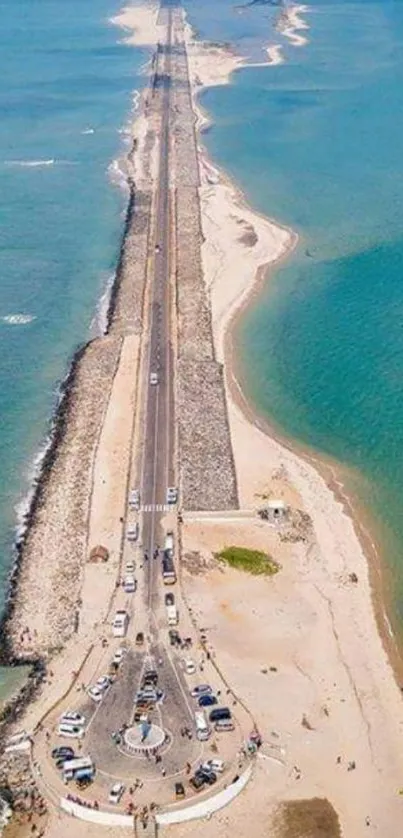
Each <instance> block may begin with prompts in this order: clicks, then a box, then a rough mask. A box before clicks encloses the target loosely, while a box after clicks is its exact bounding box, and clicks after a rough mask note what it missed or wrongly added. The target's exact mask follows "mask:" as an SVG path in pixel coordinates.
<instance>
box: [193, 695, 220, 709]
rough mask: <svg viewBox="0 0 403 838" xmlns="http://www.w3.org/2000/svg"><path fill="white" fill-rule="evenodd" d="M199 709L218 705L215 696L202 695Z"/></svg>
mask: <svg viewBox="0 0 403 838" xmlns="http://www.w3.org/2000/svg"><path fill="white" fill-rule="evenodd" d="M197 703H198V705H199V707H211V705H212V704H217V699H216V697H215V695H201V696H200V698H199V700H198V702H197Z"/></svg>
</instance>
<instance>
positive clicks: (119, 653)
mask: <svg viewBox="0 0 403 838" xmlns="http://www.w3.org/2000/svg"><path fill="white" fill-rule="evenodd" d="M125 652H126V649H117V650H116V652H115V654H114V656H113V659H112V663H115V664H116V666H120V664H121V663H122V660H123V658H124V656H125Z"/></svg>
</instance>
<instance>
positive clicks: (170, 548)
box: [164, 530, 175, 558]
mask: <svg viewBox="0 0 403 838" xmlns="http://www.w3.org/2000/svg"><path fill="white" fill-rule="evenodd" d="M174 549H175V539H174V534H173V532H172V530H169V532H167V534H166V536H165V543H164V550H165V552H166V553H169V555H170V556H172V558H173V555H174Z"/></svg>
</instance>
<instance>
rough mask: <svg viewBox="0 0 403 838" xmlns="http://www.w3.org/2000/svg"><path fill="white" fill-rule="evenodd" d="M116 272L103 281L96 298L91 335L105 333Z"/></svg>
mask: <svg viewBox="0 0 403 838" xmlns="http://www.w3.org/2000/svg"><path fill="white" fill-rule="evenodd" d="M115 276H116V274H111V276H108V279H107V280H106V282H105V285H104V289H103V292H102V295H101V297H100V298H99V300H98V305H97V308H96V312H95V315H94V317H93V319H92V322H91V326H90V332H91V335H105V334H106V329H107V326H108V320H107V317H108V311H109V303H110V299H111V293H112V288H113V283H114V282H115Z"/></svg>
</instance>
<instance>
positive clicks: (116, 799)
mask: <svg viewBox="0 0 403 838" xmlns="http://www.w3.org/2000/svg"><path fill="white" fill-rule="evenodd" d="M125 788H126V786H125V785H124V784H123V783H115V785H114V786H112V788H111V790H110V792H109V795H108V803H113V804H115V805H116V804H118V803H120V800H121V798H122V797H123V794H124V791H125Z"/></svg>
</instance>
